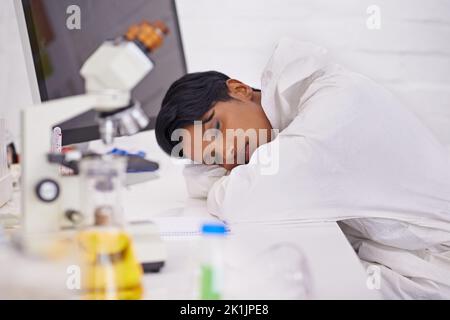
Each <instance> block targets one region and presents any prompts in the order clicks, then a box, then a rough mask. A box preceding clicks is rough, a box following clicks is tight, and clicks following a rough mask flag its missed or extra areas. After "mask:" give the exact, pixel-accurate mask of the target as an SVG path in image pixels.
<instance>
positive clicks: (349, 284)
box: [91, 131, 380, 299]
mask: <svg viewBox="0 0 450 320" xmlns="http://www.w3.org/2000/svg"><path fill="white" fill-rule="evenodd" d="M116 146H117V147H119V148H126V149H130V148H131V149H136V150H137V149H139V150H143V151H145V152H146V153H147V156H148V158H149V159H151V160H156V161H158V162H159V163H160V166H161V169H160V172H159V175H160V178H159V179H157V180H153V181H149V182H145V183H142V184H138V185H134V186H131V187H129V188H128V189H127V191H126V192H125V195H124V207H125V212H126V214H127V217H128V219H156V220H158V219H164V217H174V216H178V217H180V218H181V217H191V216H195V217H204V218H205V219H209V218H210V216H209V215H208V212H207V210H206V205H205V201H202V200H195V199H189V198H188V196H187V193H186V188H185V184H184V179H183V177H182V175H181V171H182V167H183V166H182V164H181V163H180V162H179V161H174V160H172V159H170V158H169V157H168V156H167V155H165V154H164V153H163V152H162V151H161V150H160V149H159V148H158V146H157V144H156V138H155V135H154V132H153V131H150V132H145V133H140V134H138V135H136V136H133V137H131V138H120V139H117V141H116ZM91 147H93V148H94V149H96V150H98V151H101V150H99V149H98V148H101V146H100V145H99V144H92V145H91ZM258 229H259V231H258V232H260V233H263V236H262V237H258V241H257V243H253V244H251V243H250V244H249V243H245V245H242V246H241V247H236V248H237V249H238V251H240V252H238V253H237V257H236V259H239V255H246V254H251V253H252V252H255V251H256V250H258V249H260V248H262V247H264V246H268V245H270V243H271V242H280V241H288V242H291V243H295V244H296V245H298V246H299V247H300V248H301V249H302V251H303V253H304V255H305V256H306V259H307V261H308V264H309V267H310V270H311V274H312V278H313V281H314V287H315V289H314V295H313V298H318V299H377V298H379V297H380V295H379V293H378V292H376V291H371V290H369V289H367V286H366V279H367V277H366V273H365V270H364V269H363V267H362V265H361V264H360V262H359V259H358V257H357V255H356V254H355V252H354V251H353V249H352V248H351V246H350V244H349V243H348V242H347V240H346V238H345V236H344V234H343V233H342V231H341V230H340V228H339V226H338V225H337V224H336V223H320V224H294V225H278V226H277V225H272V226H261V227H258ZM232 232H233V233H235V234H234V235H232V236H231V238H233V237H234V236H239V234H240V232H239V231H237V232H234V231H233V230H232ZM243 232H246V231H243ZM260 239H265V240H264V241H261V240H260ZM197 240H198V239H197V238H195V237H173V238H170V239H165V241H166V243H167V248H168V255H169V257H168V260H167V262H166V266H165V267H164V268H163V269H162V271H161V272H160V273H158V274H149V275H146V276H145V280H144V282H145V283H144V285H145V288H146V298H148V299H191V298H195V296H193V295H194V293H193V286H194V285H195V283H194V282H195V281H194V276H193V275H194V273H195V261H194V260H195V259H194V258H193V256H194V255H195V253H196V251H197V250H198V247H197Z"/></svg>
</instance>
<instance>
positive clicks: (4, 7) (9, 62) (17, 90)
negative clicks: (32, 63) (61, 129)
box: [0, 0, 32, 141]
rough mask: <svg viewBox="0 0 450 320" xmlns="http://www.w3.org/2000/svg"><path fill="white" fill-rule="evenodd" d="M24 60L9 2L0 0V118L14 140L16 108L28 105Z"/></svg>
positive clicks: (18, 118)
mask: <svg viewBox="0 0 450 320" xmlns="http://www.w3.org/2000/svg"><path fill="white" fill-rule="evenodd" d="M31 101H32V99H31V92H30V88H29V84H28V78H27V74H26V67H25V60H24V57H23V51H22V46H21V40H20V36H19V29H18V26H17V22H16V19H15V11H14V4H13V0H1V1H0V118H5V119H7V121H8V127H9V129H10V131H11V133H12V137H13V139H14V140H16V141H18V139H19V134H20V127H19V125H20V109H21V108H22V107H26V106H29V105H30V104H31Z"/></svg>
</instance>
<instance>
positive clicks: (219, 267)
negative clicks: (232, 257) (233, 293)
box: [199, 224, 226, 300]
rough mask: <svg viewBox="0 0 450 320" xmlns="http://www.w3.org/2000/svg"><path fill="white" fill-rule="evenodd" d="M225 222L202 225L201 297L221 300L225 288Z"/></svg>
mask: <svg viewBox="0 0 450 320" xmlns="http://www.w3.org/2000/svg"><path fill="white" fill-rule="evenodd" d="M225 236H226V228H225V226H224V225H223V224H204V225H203V226H202V237H203V239H202V240H203V241H202V242H203V243H202V249H201V250H202V252H201V262H200V288H199V289H200V299H202V300H219V299H222V297H223V289H224V281H225V279H224V268H225V265H224V252H223V251H224V248H223V246H224V240H225Z"/></svg>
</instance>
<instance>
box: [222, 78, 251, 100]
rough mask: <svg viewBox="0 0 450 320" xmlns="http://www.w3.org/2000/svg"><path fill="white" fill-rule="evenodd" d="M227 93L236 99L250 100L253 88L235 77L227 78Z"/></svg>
mask: <svg viewBox="0 0 450 320" xmlns="http://www.w3.org/2000/svg"><path fill="white" fill-rule="evenodd" d="M227 87H228V94H229V95H230V96H231V97H232V98H235V99H238V100H246V101H248V100H252V97H253V89H252V88H251V87H250V86H248V85H246V84H245V83H242V82H241V81H239V80H236V79H229V80H227Z"/></svg>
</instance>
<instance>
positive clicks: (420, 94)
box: [0, 0, 450, 145]
mask: <svg viewBox="0 0 450 320" xmlns="http://www.w3.org/2000/svg"><path fill="white" fill-rule="evenodd" d="M12 1H13V0H1V1H0V117H6V118H7V119H8V120H9V123H10V127H11V129H12V131H13V133H14V135H15V136H16V137H17V136H18V133H19V127H18V125H19V112H18V110H19V107H21V106H27V105H29V104H30V102H31V96H30V92H29V90H28V82H27V78H26V74H25V64H24V62H23V56H22V51H21V48H20V39H19V35H18V30H17V25H16V22H15V20H14V10H13V5H12ZM160 1H165V0H160ZM371 4H376V5H378V6H379V7H380V9H381V23H382V24H381V30H369V29H367V27H366V19H367V14H366V9H367V7H368V6H369V5H371ZM177 5H178V10H179V15H180V20H181V21H180V23H181V27H182V33H183V38H184V45H185V51H186V55H187V60H188V61H187V62H188V68H189V70H190V71H198V70H206V69H217V70H219V71H223V72H225V73H228V74H229V75H230V76H233V77H236V78H239V79H242V80H244V81H246V82H248V83H249V84H252V85H258V84H259V77H260V73H261V70H262V69H263V67H264V64H265V62H266V61H267V59H268V58H269V56H270V52H271V50H272V48H273V46H274V45H275V43H276V40H277V39H278V38H279V37H281V36H283V35H290V36H293V37H296V38H298V39H301V40H308V41H313V42H316V43H318V44H321V45H323V46H326V47H327V48H329V49H330V51H331V52H332V53H333V54H334V55H335V56H336V59H337V60H338V61H339V62H341V63H343V64H345V65H347V66H348V67H350V68H352V69H354V70H356V71H360V72H362V73H364V74H367V75H369V76H370V77H372V78H374V79H375V80H377V81H379V82H381V83H382V84H383V85H385V86H387V87H388V88H390V89H391V90H392V91H393V92H394V93H395V94H397V95H398V96H399V97H400V98H401V99H402V100H403V101H404V102H405V103H406V104H407V105H408V106H410V107H411V109H412V110H413V111H414V112H416V113H417V114H419V116H420V117H421V119H423V121H424V122H425V123H426V124H427V125H428V126H429V127H430V128H431V129H432V130H433V131H434V132H435V133H436V134H437V136H438V138H439V139H440V140H441V141H443V142H445V143H446V144H449V145H450V41H449V39H450V0H428V1H424V0H375V1H373V0H370V1H369V0H339V1H334V0H309V1H307V0H264V1H261V0H259V1H258V0H226V1H225V0H177Z"/></svg>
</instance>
